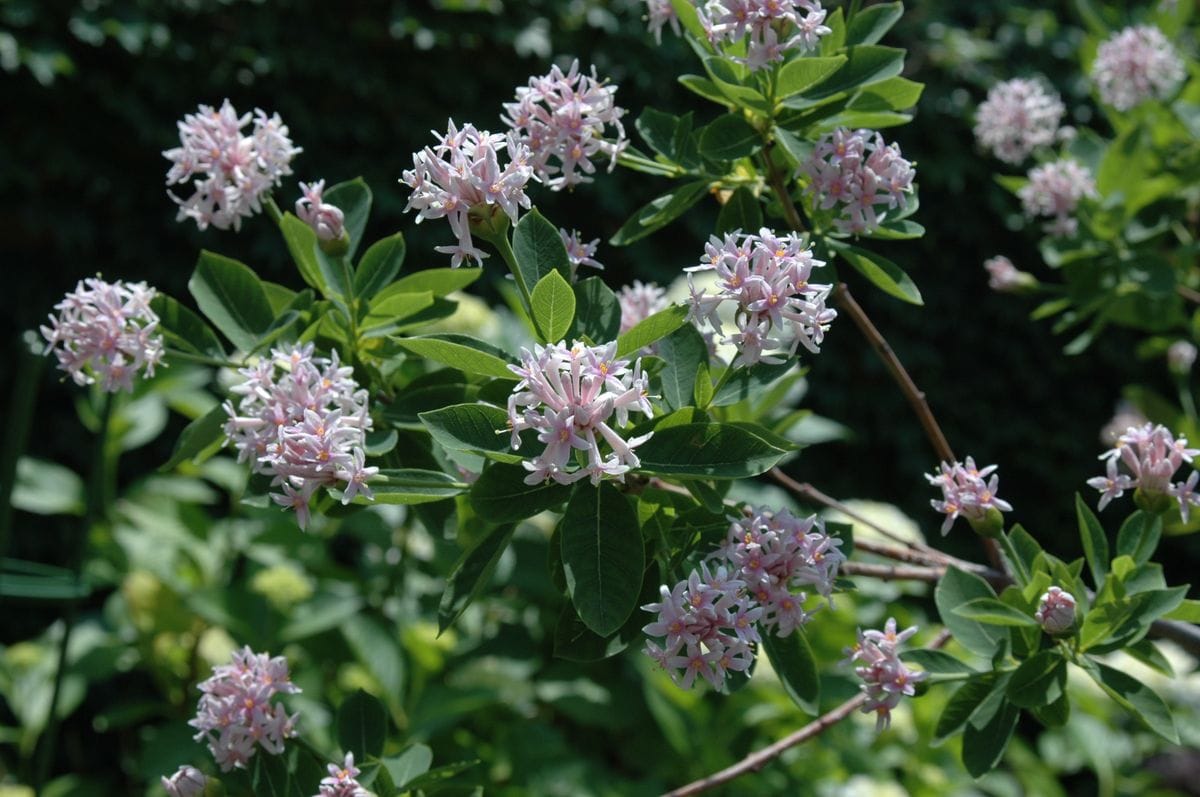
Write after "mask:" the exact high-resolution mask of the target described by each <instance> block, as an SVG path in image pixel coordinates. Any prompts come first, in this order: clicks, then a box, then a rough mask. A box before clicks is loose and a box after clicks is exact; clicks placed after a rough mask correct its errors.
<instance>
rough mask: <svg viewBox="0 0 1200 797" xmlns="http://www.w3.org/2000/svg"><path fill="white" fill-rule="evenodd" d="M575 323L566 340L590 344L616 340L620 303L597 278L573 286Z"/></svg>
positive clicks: (602, 281) (572, 324) (618, 329)
mask: <svg viewBox="0 0 1200 797" xmlns="http://www.w3.org/2000/svg"><path fill="white" fill-rule="evenodd" d="M574 290H575V320H574V321H572V322H571V329H570V332H569V334H568V337H569V338H571V339H572V340H575V339H578V338H582V337H585V336H586V337H587V338H588V339H590V340H591V341H592V342H593V343H605V342H608V341H610V340H616V339H617V335H619V334H620V333H621V302H620V300H619V299H617V295H616V294H615V293H613V291H612V289H611V288H609V287H608V286H607V285H605V284H604V280H602V279H600V278H599V277H588V278H587V279H585V280H581V281H579V282H577V283H575V289H574Z"/></svg>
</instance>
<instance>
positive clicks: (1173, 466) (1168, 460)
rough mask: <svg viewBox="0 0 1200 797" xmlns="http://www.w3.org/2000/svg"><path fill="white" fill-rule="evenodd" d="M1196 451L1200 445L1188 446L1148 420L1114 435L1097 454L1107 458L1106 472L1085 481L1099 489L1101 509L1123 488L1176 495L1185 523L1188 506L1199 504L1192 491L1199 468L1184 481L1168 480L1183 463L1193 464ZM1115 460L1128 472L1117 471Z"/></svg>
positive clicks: (1198, 451)
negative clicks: (1114, 441)
mask: <svg viewBox="0 0 1200 797" xmlns="http://www.w3.org/2000/svg"><path fill="white" fill-rule="evenodd" d="M1197 455H1200V449H1196V448H1188V442H1187V438H1184V437H1178V438H1177V437H1175V436H1173V435H1172V434H1171V432H1170V430H1168V429H1167V427H1165V426H1162V425H1158V426H1155V425H1153V424H1150V423H1147V424H1146V425H1144V426H1131V427H1129V428H1128V429H1127V430H1126V431H1125V434H1123V435H1121V436H1120V437H1119V438H1118V439H1117V444H1116V446H1115V447H1113V448H1111V449H1109V450H1108V451H1105V452H1104V453H1103V454H1101V455H1100V459H1103V460H1107V465H1106V467H1105V474H1104V475H1103V476H1097V477H1095V478H1093V479H1088V481H1087V483H1088V486H1090V487H1095V488H1096V489H1097V490H1099V491H1100V504H1099V508H1100V509H1101V510H1103V509H1104V507H1106V506H1108V502H1109V501H1111V500H1112V499H1114V498H1120V497H1121V496H1122V495H1124V494H1125V491H1126V490H1138V491H1139V492H1141V493H1142V494H1143V495H1146V496H1147V497H1157V496H1164V495H1169V496H1171V497H1173V498H1175V500H1176V501H1178V502H1179V513H1180V515H1182V516H1183V522H1184V523H1186V522H1187V520H1188V514H1189V512H1190V510H1191V507H1193V506H1200V495H1198V494H1197V493H1196V492H1195V490H1196V482H1197V481H1198V480H1200V471H1197V470H1193V471H1192V473H1191V475H1190V476H1188V478H1187V481H1181V482H1172V481H1171V480H1172V479H1173V478H1174V477H1175V473H1176V471H1178V470H1179V469H1180V468H1181V467H1183V463H1185V462H1186V463H1188V464H1189V465H1192V464H1193V463H1192V460H1193V458H1194V457H1196V456H1197ZM1118 463H1123V464H1124V465H1125V468H1126V469H1127V470H1128V471H1129V472H1128V473H1120V472H1119V471H1118Z"/></svg>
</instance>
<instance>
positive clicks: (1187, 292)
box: [1175, 285, 1200, 304]
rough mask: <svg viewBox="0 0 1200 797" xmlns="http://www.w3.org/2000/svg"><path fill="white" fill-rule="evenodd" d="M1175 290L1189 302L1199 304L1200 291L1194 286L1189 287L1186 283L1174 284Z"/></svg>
mask: <svg viewBox="0 0 1200 797" xmlns="http://www.w3.org/2000/svg"><path fill="white" fill-rule="evenodd" d="M1175 292H1176V293H1178V294H1179V295H1180V296H1182V297H1183V298H1185V299H1187V300H1188V301H1189V302H1194V303H1195V304H1200V291H1197V290H1196V289H1195V288H1189V287H1188V286H1186V285H1176V286H1175Z"/></svg>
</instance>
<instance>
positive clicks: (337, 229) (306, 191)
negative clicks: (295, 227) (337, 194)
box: [296, 180, 345, 241]
mask: <svg viewBox="0 0 1200 797" xmlns="http://www.w3.org/2000/svg"><path fill="white" fill-rule="evenodd" d="M300 191H301V194H302V195H301V197H300V198H299V199H297V200H296V215H297V216H299V217H300V220H301V221H303V222H304V223H305V224H307V225H308V226H309V227H312V228H313V231H314V232H315V233H316V234H317V240H320V241H336V240H338V239H339V238H341V237H342V234H343V232H344V230H345V226H344V224H345V218H344V216H343V214H342V210H341V208H339V207H338V206H337V205H330V204H329V203H328V202H325V201H324V194H325V181H324V180H317V181H316V182H315V183H310V184H307V185H306V184H305V183H300Z"/></svg>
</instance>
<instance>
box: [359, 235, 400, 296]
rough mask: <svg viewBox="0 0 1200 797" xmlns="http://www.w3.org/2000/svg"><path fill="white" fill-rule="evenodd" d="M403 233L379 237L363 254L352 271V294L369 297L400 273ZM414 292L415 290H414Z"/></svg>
mask: <svg viewBox="0 0 1200 797" xmlns="http://www.w3.org/2000/svg"><path fill="white" fill-rule="evenodd" d="M404 253H405V245H404V235H403V234H401V233H395V234H394V235H389V236H388V237H387V238H381V239H379V240H378V241H376V242H375V243H373V244H371V247H370V248H369V249H367V251H366V253H364V254H363V256H362V260H361V261H359V263H358V268H357V269H355V272H354V295H355V296H356V297H358V298H359V299H364V300H365V299H370V298H371V297H372V296H374V295H375V294H377V293H379V291H381V290H383V288H384V287H385V286H386V285H387V284H388V283H389V282H391V281H392V280H394V279H395V278H396V275H397V274H399V273H400V266H402V265H403V264H404ZM414 293H415V291H414Z"/></svg>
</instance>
